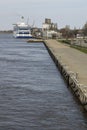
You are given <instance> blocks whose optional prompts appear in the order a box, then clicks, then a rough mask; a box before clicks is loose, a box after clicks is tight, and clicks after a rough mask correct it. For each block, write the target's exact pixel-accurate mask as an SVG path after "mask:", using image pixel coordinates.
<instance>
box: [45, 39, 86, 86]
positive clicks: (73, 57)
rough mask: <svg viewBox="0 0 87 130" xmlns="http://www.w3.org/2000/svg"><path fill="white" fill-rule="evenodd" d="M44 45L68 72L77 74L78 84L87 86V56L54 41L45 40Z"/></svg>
mask: <svg viewBox="0 0 87 130" xmlns="http://www.w3.org/2000/svg"><path fill="white" fill-rule="evenodd" d="M46 44H47V46H49V47H50V49H51V50H52V52H53V53H54V54H55V55H56V56H57V57H58V58H59V57H60V60H61V61H62V62H63V63H64V64H65V65H67V66H68V69H69V70H70V71H73V72H74V73H78V80H79V83H81V84H83V85H86V86H87V54H85V53H83V52H80V51H78V50H76V49H74V48H70V47H69V46H67V45H64V44H62V43H59V42H57V41H56V40H47V41H46Z"/></svg>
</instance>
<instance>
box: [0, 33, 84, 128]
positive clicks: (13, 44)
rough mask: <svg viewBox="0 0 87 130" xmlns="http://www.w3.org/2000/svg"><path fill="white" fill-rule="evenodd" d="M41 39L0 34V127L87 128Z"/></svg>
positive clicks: (82, 115)
mask: <svg viewBox="0 0 87 130" xmlns="http://www.w3.org/2000/svg"><path fill="white" fill-rule="evenodd" d="M81 109H82V108H81V107H80V105H79V104H77V102H76V101H75V100H74V99H73V96H72V94H71V93H70V91H69V90H68V89H67V86H66V85H65V83H64V81H63V79H62V78H61V75H60V73H59V72H58V70H57V68H56V66H55V65H54V63H53V61H52V59H51V58H50V56H49V54H48V52H47V50H46V48H45V47H44V45H43V43H26V40H23V39H22V40H21V39H13V38H12V36H11V35H7V34H3V35H1V34H0V130H74V129H75V130H87V114H86V113H84V112H83V111H82V110H81Z"/></svg>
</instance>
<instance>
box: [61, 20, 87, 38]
mask: <svg viewBox="0 0 87 130" xmlns="http://www.w3.org/2000/svg"><path fill="white" fill-rule="evenodd" d="M59 32H60V33H61V34H62V37H63V38H75V37H77V36H82V37H86V36H87V22H86V23H85V24H84V26H83V27H82V29H76V28H74V29H70V26H69V25H66V26H65V27H64V28H62V29H60V30H59Z"/></svg>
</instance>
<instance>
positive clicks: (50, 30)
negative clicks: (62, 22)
mask: <svg viewBox="0 0 87 130" xmlns="http://www.w3.org/2000/svg"><path fill="white" fill-rule="evenodd" d="M42 35H43V37H44V38H58V36H59V33H58V28H57V23H52V22H51V19H48V18H46V19H45V22H44V23H43V24H42Z"/></svg>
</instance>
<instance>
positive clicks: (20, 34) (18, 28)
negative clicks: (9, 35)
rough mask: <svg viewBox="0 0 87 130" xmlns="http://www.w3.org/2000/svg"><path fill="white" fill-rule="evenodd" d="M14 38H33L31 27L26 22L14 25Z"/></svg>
mask: <svg viewBox="0 0 87 130" xmlns="http://www.w3.org/2000/svg"><path fill="white" fill-rule="evenodd" d="M13 25H14V28H13V36H14V37H15V38H32V37H33V36H32V34H31V27H30V26H29V25H28V24H26V23H25V22H20V23H17V24H13Z"/></svg>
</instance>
